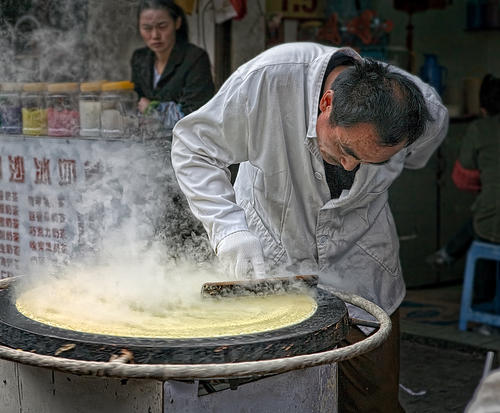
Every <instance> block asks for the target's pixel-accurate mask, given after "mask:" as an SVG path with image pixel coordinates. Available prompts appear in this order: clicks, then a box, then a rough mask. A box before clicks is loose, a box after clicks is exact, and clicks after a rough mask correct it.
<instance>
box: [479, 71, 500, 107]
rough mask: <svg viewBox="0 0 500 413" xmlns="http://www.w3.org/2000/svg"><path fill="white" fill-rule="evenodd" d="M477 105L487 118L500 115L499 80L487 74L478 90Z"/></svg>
mask: <svg viewBox="0 0 500 413" xmlns="http://www.w3.org/2000/svg"><path fill="white" fill-rule="evenodd" d="M479 104H480V106H481V107H482V108H484V109H486V112H488V115H489V116H494V115H497V114H498V113H500V78H498V77H495V76H493V75H492V74H490V73H488V74H487V75H486V76H485V77H483V81H482V82H481V88H480V89H479Z"/></svg>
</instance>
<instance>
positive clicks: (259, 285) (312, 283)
mask: <svg viewBox="0 0 500 413" xmlns="http://www.w3.org/2000/svg"><path fill="white" fill-rule="evenodd" d="M317 285H318V276H317V275H295V276H292V277H270V278H261V279H257V280H238V281H221V282H208V283H205V284H203V285H202V287H201V295H202V296H203V297H234V296H242V295H270V294H284V293H293V292H300V291H304V289H308V288H309V289H310V288H316V286H317Z"/></svg>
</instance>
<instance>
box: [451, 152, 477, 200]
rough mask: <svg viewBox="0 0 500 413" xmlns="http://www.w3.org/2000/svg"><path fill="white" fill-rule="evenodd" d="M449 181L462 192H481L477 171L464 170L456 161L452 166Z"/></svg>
mask: <svg viewBox="0 0 500 413" xmlns="http://www.w3.org/2000/svg"><path fill="white" fill-rule="evenodd" d="M451 179H453V182H454V183H455V185H456V187H457V188H458V189H461V190H462V191H472V192H479V191H480V190H481V177H480V173H479V169H465V168H464V167H463V166H462V164H461V163H460V162H459V161H458V160H457V161H455V165H454V166H453V172H452V173H451Z"/></svg>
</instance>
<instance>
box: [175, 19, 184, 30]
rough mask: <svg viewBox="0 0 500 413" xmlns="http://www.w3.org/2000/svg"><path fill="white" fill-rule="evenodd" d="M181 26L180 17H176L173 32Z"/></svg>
mask: <svg viewBox="0 0 500 413" xmlns="http://www.w3.org/2000/svg"><path fill="white" fill-rule="evenodd" d="M181 24H182V19H181V17H180V16H179V17H177V19H176V20H175V30H179V29H180V27H181Z"/></svg>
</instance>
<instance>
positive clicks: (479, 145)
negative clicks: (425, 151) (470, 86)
mask: <svg viewBox="0 0 500 413" xmlns="http://www.w3.org/2000/svg"><path fill="white" fill-rule="evenodd" d="M479 100H480V105H481V112H482V114H483V117H481V118H480V119H478V120H475V121H474V122H472V123H471V124H470V126H469V127H468V129H467V132H466V134H465V136H464V138H463V140H462V145H461V148H460V154H459V158H458V160H457V161H456V162H455V166H454V168H453V172H452V179H453V182H454V183H455V185H456V186H457V188H458V189H461V190H466V191H473V192H478V195H477V198H476V200H475V202H474V205H473V206H472V218H471V219H470V220H468V221H467V222H466V223H465V224H464V225H463V226H462V228H461V229H460V230H459V231H458V232H457V234H456V235H455V236H454V237H453V238H451V239H450V240H449V241H448V242H447V243H446V245H445V246H444V247H442V248H441V249H440V250H438V251H437V252H435V253H434V254H433V255H431V256H430V257H429V258H428V261H429V262H430V263H431V264H433V265H435V266H438V267H439V266H446V265H450V264H452V263H453V262H455V261H456V260H458V259H459V258H461V257H462V256H464V255H465V254H466V252H467V250H468V249H469V247H470V245H471V243H472V241H474V240H475V239H477V240H479V241H485V242H490V243H496V244H500V161H499V160H500V78H495V77H494V76H492V75H490V74H488V75H486V76H485V77H484V78H483V81H482V83H481V88H480V91H479ZM478 265H479V263H478ZM482 265H484V263H483V264H482ZM487 272H488V273H489V272H490V271H487ZM488 279H490V281H488ZM477 280H478V282H484V283H485V285H484V286H483V287H482V288H479V291H478V293H479V295H491V294H492V293H494V288H493V289H491V288H489V287H488V285H490V286H491V282H494V273H493V274H491V277H490V276H489V275H488V276H486V275H485V276H484V277H479V278H478V279H477ZM481 280H482V281H481ZM493 285H494V284H493ZM481 290H482V291H483V293H484V294H481ZM475 291H477V289H476V288H475ZM484 299H487V297H484ZM478 301H483V300H482V299H480V298H479V299H478Z"/></svg>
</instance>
